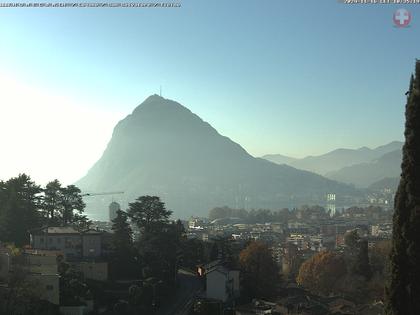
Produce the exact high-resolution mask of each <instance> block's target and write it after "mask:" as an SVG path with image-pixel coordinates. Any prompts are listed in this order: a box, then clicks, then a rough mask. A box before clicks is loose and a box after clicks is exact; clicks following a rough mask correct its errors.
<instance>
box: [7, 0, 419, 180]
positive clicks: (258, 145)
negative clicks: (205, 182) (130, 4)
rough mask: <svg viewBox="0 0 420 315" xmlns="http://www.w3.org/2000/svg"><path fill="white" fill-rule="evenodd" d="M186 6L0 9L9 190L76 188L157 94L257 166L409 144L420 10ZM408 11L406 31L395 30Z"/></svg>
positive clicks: (328, 4) (233, 2) (270, 3)
mask: <svg viewBox="0 0 420 315" xmlns="http://www.w3.org/2000/svg"><path fill="white" fill-rule="evenodd" d="M136 1H138V0H136ZM13 2H16V1H13ZM147 2H150V1H147ZM180 3H181V7H180V8H130V9H128V8H42V9H41V8H1V7H0V145H1V151H0V179H3V180H4V179H8V178H10V177H12V176H16V175H17V174H19V173H22V172H26V173H28V174H29V175H31V176H32V178H33V179H34V180H36V181H37V182H39V183H41V184H45V183H46V182H48V181H49V180H52V179H54V178H58V179H60V180H61V181H62V182H63V183H66V184H70V183H73V182H74V181H76V180H78V179H79V178H81V177H82V176H83V175H84V174H85V173H86V172H87V170H88V169H89V168H90V167H91V166H92V165H93V163H94V162H95V161H96V160H98V159H99V158H100V156H101V154H102V152H103V150H104V149H105V147H106V145H107V143H108V141H109V139H110V137H111V135H112V130H113V127H114V126H115V124H116V123H117V122H118V121H119V120H121V119H123V118H124V117H125V116H126V115H128V114H130V113H131V112H132V111H133V110H134V108H135V107H136V106H138V105H139V104H140V103H141V102H142V101H143V100H144V99H145V98H147V97H148V96H149V95H151V94H154V93H159V87H160V86H162V96H164V97H165V98H169V99H172V100H175V101H178V102H180V103H181V104H183V105H184V106H186V107H188V108H189V109H190V110H191V111H192V112H194V113H196V114H197V115H199V116H200V117H201V118H202V119H203V120H205V121H207V122H209V123H210V124H211V125H212V126H213V127H214V128H216V129H217V130H218V131H219V133H221V134H223V135H225V136H228V137H230V138H231V139H232V140H233V141H235V142H238V143H239V144H241V145H242V146H243V147H244V148H245V149H246V150H247V151H248V152H249V153H250V154H252V155H254V156H261V155H264V154H268V153H280V154H284V155H289V156H293V157H304V156H306V155H318V154H322V153H325V152H328V151H330V150H333V149H336V148H342V147H346V148H358V147H362V146H368V147H376V146H379V145H383V144H386V143H388V142H391V141H394V140H402V139H403V125H404V103H405V96H404V93H405V92H406V91H407V87H408V82H409V76H410V74H411V72H412V71H413V69H414V62H415V59H416V58H420V41H419V38H420V5H405V6H401V5H385V4H376V5H355V4H353V5H345V4H342V3H338V2H337V1H335V0H319V1H304V0H281V1H279V0H241V1H238V0H229V1H226V0H212V1H209V0H207V1H204V0H180ZM399 8H406V9H407V10H409V11H410V12H411V14H412V21H411V24H410V26H409V27H407V28H397V27H395V26H394V24H393V19H392V17H393V13H394V11H395V10H396V9H399Z"/></svg>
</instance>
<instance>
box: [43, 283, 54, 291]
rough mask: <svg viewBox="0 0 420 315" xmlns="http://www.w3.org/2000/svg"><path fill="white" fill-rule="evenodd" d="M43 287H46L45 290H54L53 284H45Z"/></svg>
mask: <svg viewBox="0 0 420 315" xmlns="http://www.w3.org/2000/svg"><path fill="white" fill-rule="evenodd" d="M45 288H46V289H47V291H52V290H54V286H52V285H51V284H47V285H46V287H45Z"/></svg>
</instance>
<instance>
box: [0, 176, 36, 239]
mask: <svg viewBox="0 0 420 315" xmlns="http://www.w3.org/2000/svg"><path fill="white" fill-rule="evenodd" d="M40 192H41V188H40V187H39V186H38V185H36V184H35V183H34V182H33V181H31V178H30V177H29V176H28V175H25V174H21V175H19V176H18V177H14V178H11V179H9V180H8V181H7V182H1V183H0V239H1V240H3V241H7V242H14V243H16V244H17V245H19V246H21V245H24V244H27V243H28V242H29V230H30V229H33V228H37V227H39V226H40V216H39V208H40V203H41V201H40Z"/></svg>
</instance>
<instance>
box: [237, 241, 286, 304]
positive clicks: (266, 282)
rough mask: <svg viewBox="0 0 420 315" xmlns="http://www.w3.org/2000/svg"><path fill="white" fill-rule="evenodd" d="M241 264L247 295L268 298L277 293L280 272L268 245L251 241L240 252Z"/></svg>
mask: <svg viewBox="0 0 420 315" xmlns="http://www.w3.org/2000/svg"><path fill="white" fill-rule="evenodd" d="M239 264H240V266H241V271H242V276H243V279H242V281H243V288H244V293H245V296H247V297H248V298H263V297H265V298H266V297H272V296H274V295H275V294H276V288H277V285H278V284H279V282H280V273H279V269H278V267H277V264H276V262H275V261H274V260H273V256H272V253H271V250H270V249H269V248H268V247H267V245H265V244H263V243H261V242H251V243H250V244H249V245H248V246H247V247H246V248H245V249H243V250H242V251H241V253H240V254H239Z"/></svg>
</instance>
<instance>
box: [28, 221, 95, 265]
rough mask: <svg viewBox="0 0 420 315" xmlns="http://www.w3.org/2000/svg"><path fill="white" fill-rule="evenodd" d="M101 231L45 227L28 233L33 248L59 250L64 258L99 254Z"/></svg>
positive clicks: (89, 256)
mask: <svg viewBox="0 0 420 315" xmlns="http://www.w3.org/2000/svg"><path fill="white" fill-rule="evenodd" d="M101 236H102V232H101V231H97V230H87V231H83V232H80V231H77V230H76V229H74V228H73V227H45V228H41V229H37V230H33V231H31V233H30V240H31V247H32V248H33V249H44V250H59V251H62V252H63V253H64V255H65V257H66V259H80V258H94V257H99V256H101V250H102V248H101V246H102V245H101V241H102V238H101Z"/></svg>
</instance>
